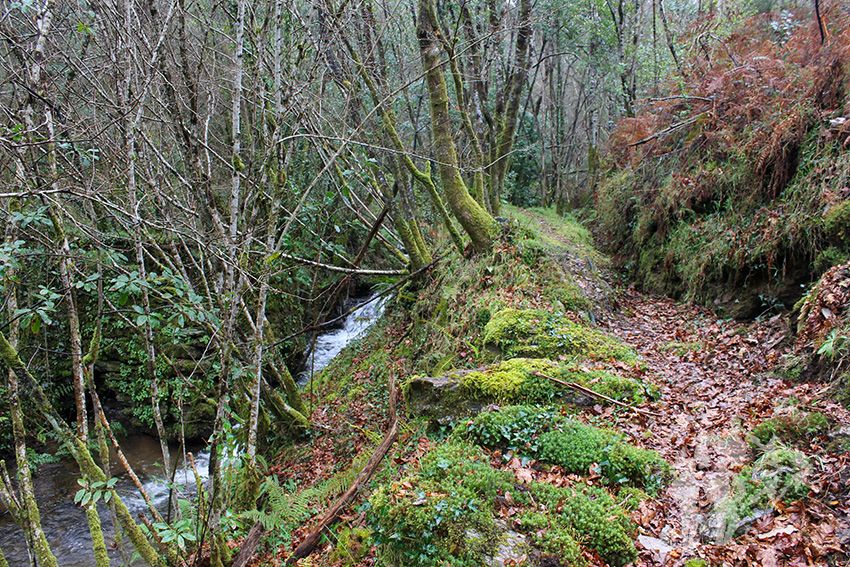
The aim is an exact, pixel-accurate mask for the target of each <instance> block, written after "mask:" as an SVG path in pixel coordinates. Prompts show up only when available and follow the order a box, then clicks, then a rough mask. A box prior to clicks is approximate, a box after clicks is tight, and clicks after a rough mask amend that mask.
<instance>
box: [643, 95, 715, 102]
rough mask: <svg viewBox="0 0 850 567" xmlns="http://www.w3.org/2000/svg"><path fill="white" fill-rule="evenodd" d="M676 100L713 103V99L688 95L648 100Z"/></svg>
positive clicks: (650, 100)
mask: <svg viewBox="0 0 850 567" xmlns="http://www.w3.org/2000/svg"><path fill="white" fill-rule="evenodd" d="M676 99H683V100H702V101H705V102H714V99H713V98H707V97H704V96H688V95H672V96H663V97H661V98H651V99H649V102H661V101H664V100H676Z"/></svg>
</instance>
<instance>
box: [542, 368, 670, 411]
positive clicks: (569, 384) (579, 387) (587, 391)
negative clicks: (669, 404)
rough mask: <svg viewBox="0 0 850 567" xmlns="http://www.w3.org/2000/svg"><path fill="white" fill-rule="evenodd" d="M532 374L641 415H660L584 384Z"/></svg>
mask: <svg viewBox="0 0 850 567" xmlns="http://www.w3.org/2000/svg"><path fill="white" fill-rule="evenodd" d="M532 374H534V375H535V376H539V377H541V378H546V379H547V380H551V381H552V382H555V383H556V384H560V385H562V386H566V387H567V388H571V389H573V390H575V391H576V392H579V393H580V394H585V395H586V396H591V397H594V398H599V399H600V400H605V401H606V402H611V403H612V404H616V405H618V406H621V407H624V408H628V409H630V410H633V411H636V412H638V413H640V414H643V415H648V416H652V417H662V416H661V414H660V413H655V412H651V411H648V410H642V409H639V408H636V407H634V406H630V405H629V404H624V403H623V402H618V401H617V400H615V399H613V398H609V397H608V396H605V395H603V394H600V393H598V392H594V391H593V390H591V389H590V388H585V387H584V386H582V385H580V384H576V383H575V382H565V381H563V380H559V379H557V378H553V377H551V376H547V375H545V374H543V373H542V372H532Z"/></svg>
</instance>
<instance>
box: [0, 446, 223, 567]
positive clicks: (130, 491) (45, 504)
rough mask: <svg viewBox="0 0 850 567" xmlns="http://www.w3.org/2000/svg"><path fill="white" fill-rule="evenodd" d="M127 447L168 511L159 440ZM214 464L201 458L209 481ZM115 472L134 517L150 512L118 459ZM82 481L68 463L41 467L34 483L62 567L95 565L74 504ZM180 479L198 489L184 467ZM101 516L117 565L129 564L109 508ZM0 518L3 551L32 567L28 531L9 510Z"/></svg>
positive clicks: (14, 566)
mask: <svg viewBox="0 0 850 567" xmlns="http://www.w3.org/2000/svg"><path fill="white" fill-rule="evenodd" d="M121 448H122V450H123V451H124V454H125V455H126V456H127V460H128V461H129V462H130V465H131V466H132V467H133V470H134V471H135V473H136V474H137V475H138V476H139V480H140V481H141V482H142V484H143V486H144V488H145V490H146V492H147V493H148V495H149V496H150V498H151V499H152V500H153V501H154V502H155V504H156V506H157V508H158V509H160V510H165V509H166V508H167V507H168V492H169V491H168V487H167V486H166V484H165V482H164V481H163V476H164V475H163V470H162V466H161V465H160V464H159V463H161V462H162V453H161V452H160V447H159V441H157V440H156V439H154V438H153V437H148V436H145V435H138V436H132V437H128V438H126V439H123V440H122V442H121ZM177 455H179V448H178V447H173V448H172V458H174V457H176V456H177ZM181 464H182V457H181ZM208 465H209V455H208V454H207V453H200V454H196V456H195V466H196V468H197V470H198V473H199V474H200V475H201V476H203V477H206V475H207V473H208ZM111 467H112V471H113V473H114V474H115V476H117V477H118V483H117V484H116V488H117V490H118V494H119V495H120V496H121V499H122V500H123V501H124V503H125V504H127V507H128V508H129V509H130V513H131V515H132V516H133V517H135V516H136V514H137V513H139V512H142V511H144V510H146V507H145V504H144V501H143V500H142V498H141V496H139V495H138V491H137V490H136V487H135V486H134V485H133V483H132V482H131V481H130V478H129V477H128V475H127V474H126V473H125V472H124V469H123V468H122V467H121V465H120V464H119V463H118V462H117V461H116V460H114V459H113V462H112V464H111ZM79 478H80V474H79V472H78V469H77V467H76V465H75V463H74V462H73V461H71V460H68V459H62V460H60V461H59V462H55V463H48V464H44V465H41V466H40V467H39V471H38V474H37V475H36V477H35V479H34V484H35V493H36V499H37V501H38V506H39V511H40V513H41V525H42V527H43V528H44V532H45V534H47V540H48V542H49V543H50V547H51V549H52V550H53V554H54V555H55V556H56V561H57V563H58V564H59V565H61V566H62V567H92V566H93V565H94V564H95V562H94V552H93V551H92V546H91V535H90V534H89V525H88V521H87V520H86V515H85V512H84V511H83V509H82V508H80V507H79V506H77V505H75V504H74V494H76V492H77V490H79V489H80V486H79V485H78V484H77V479H79ZM174 480H175V483H176V484H178V485H181V486H183V487H194V485H195V482H194V473H192V472H191V470H190V469H187V468H186V467H182V466H181V467H179V468H178V472H177V475H176V477H175V479H174ZM186 492H187V493H186V494H183V497H186V496H187V494H189V493H191V489H189V490H187V491H186ZM98 511H99V512H100V518H101V523H102V524H103V529H104V533H105V536H106V545H107V548H108V549H109V555H110V558H111V560H112V565H124V564H125V563H124V560H123V559H122V558H121V553H120V550H119V549H118V546H117V545H115V541H114V537H113V533H112V520H111V518H110V515H109V511H108V510H107V508H106V506H105V505H103V504H100V505H99V506H98ZM0 514H3V515H2V516H0V549H2V550H3V554H4V555H5V556H6V560H7V561H8V562H9V565H10V567H27V566H28V565H29V558H28V555H27V550H26V545H25V544H24V536H23V532H22V531H21V529H20V528H19V527H18V525H17V524H16V523H15V522H14V521H13V520H12V518H11V517H10V515H9V514H8V513H5V510H3V511H2V512H0ZM126 547H127V550H128V553H129V554H132V552H133V549H132V546H130V545H129V543H128V544H127V546H126ZM131 565H133V566H136V565H143V563H142V562H140V561H139V562H137V563H131Z"/></svg>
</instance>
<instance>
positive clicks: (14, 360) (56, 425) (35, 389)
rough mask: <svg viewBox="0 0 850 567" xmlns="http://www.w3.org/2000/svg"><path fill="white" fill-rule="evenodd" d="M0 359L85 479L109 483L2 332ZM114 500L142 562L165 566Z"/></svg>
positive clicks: (123, 507)
mask: <svg viewBox="0 0 850 567" xmlns="http://www.w3.org/2000/svg"><path fill="white" fill-rule="evenodd" d="M0 359H2V360H3V362H4V363H5V364H6V366H8V367H9V369H10V370H11V371H13V372H14V373H15V374H16V375H17V377H18V379H19V380H21V381H23V382H24V386H25V388H26V390H27V394H28V396H29V399H30V400H31V401H32V402H33V403H34V404H35V406H36V407H37V408H38V411H39V413H40V414H41V416H42V417H43V418H44V419H45V420H46V421H47V423H48V425H49V426H50V428H51V429H53V431H54V433H56V435H57V437H58V438H59V439H60V441H61V442H62V444H63V445H64V446H65V448H67V449H68V452H69V453H70V454H71V457H72V458H73V459H74V461H75V462H76V463H77V466H78V467H79V468H80V472H81V473H82V475H83V477H85V478H88V479H89V480H91V481H92V482H106V480H107V478H106V475H105V474H104V473H103V470H101V468H100V467H98V466H97V464H96V463H95V462H94V459H93V458H92V455H91V453H90V452H89V448H88V446H87V445H86V444H85V443H83V442H82V441H81V440H80V439H79V438H78V437H77V436H76V435H75V433H74V432H73V431H72V430H71V428H70V427H68V424H66V423H65V422H64V421H63V420H62V418H61V417H60V416H59V414H58V412H57V411H56V410H55V409H54V408H53V406H52V405H51V404H50V401H49V400H48V399H47V396H46V395H45V394H44V391H43V390H42V389H41V386H40V385H39V383H38V382H37V381H36V379H35V378H34V377H33V375H32V374H30V371H29V370H28V369H27V367H26V366H25V365H24V363H23V362H21V358H20V357H19V356H18V352H17V350H15V348H13V347H12V345H11V344H9V341H8V340H6V336H5V335H4V334H3V333H2V332H0ZM112 501H113V502H114V503H115V511H116V514H117V516H118V521H119V522H120V523H121V526H122V527H123V528H124V530H125V531H126V533H127V535H128V536H129V538H130V541H131V542H132V543H133V546H134V547H135V548H136V551H138V552H139V555H140V556H141V558H142V560H144V561H145V562H147V563H148V565H152V566H153V567H165V561H164V560H163V558H162V557H161V556H160V555H159V553H157V551H156V550H155V549H154V548H153V546H152V545H151V544H150V542H149V541H148V540H147V538H146V537H145V534H144V533H143V532H142V530H141V528H140V527H139V525H138V524H137V523H136V522H135V520H133V517H132V515H131V514H130V511H129V510H128V509H127V506H126V504H124V502H123V501H122V500H121V497H120V496H119V495H118V494H117V493H115V494H113V497H112Z"/></svg>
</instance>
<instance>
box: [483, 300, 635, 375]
mask: <svg viewBox="0 0 850 567" xmlns="http://www.w3.org/2000/svg"><path fill="white" fill-rule="evenodd" d="M484 344H485V345H487V346H492V347H496V348H498V349H499V350H500V351H501V352H502V354H503V356H504V357H505V358H514V357H517V356H525V357H529V358H557V357H558V356H560V355H571V354H572V355H580V356H585V357H588V358H593V359H610V358H614V359H617V360H622V361H624V362H627V363H634V362H637V356H636V355H635V353H634V351H632V350H631V349H630V348H628V347H627V346H625V345H623V344H622V343H620V342H618V341H617V340H616V339H614V338H612V337H610V336H608V335H606V334H605V333H603V332H601V331H597V330H595V329H591V328H588V327H585V326H584V325H580V324H578V323H574V322H573V321H570V320H569V319H568V318H566V317H565V316H564V315H561V314H556V313H548V312H546V311H543V310H541V309H513V308H508V309H503V310H501V311H499V312H498V313H496V314H495V315H493V317H492V318H491V319H490V321H489V322H488V323H487V325H486V326H485V327H484Z"/></svg>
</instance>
